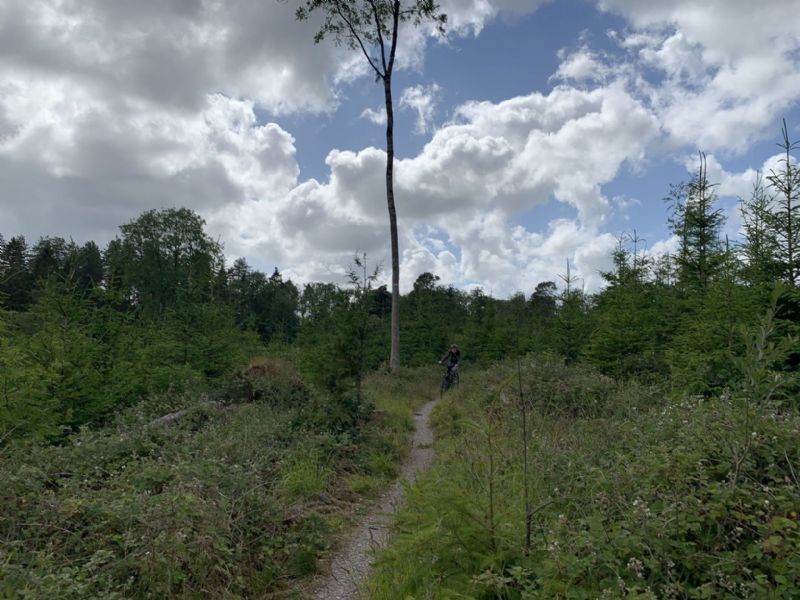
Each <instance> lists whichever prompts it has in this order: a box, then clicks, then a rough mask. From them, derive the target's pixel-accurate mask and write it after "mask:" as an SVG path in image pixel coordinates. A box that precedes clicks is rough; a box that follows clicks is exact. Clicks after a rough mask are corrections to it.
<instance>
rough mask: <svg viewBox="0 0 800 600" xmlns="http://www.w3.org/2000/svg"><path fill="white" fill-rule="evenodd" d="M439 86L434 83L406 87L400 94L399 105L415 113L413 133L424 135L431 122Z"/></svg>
mask: <svg viewBox="0 0 800 600" xmlns="http://www.w3.org/2000/svg"><path fill="white" fill-rule="evenodd" d="M440 93H441V88H440V87H439V86H438V85H437V84H435V83H431V84H430V85H415V86H412V87H407V88H406V89H404V90H403V93H402V94H401V95H400V107H401V108H407V109H410V110H413V111H415V112H416V113H417V121H416V123H415V125H414V133H416V134H417V135H424V134H426V133H428V130H429V129H430V127H431V125H432V124H433V114H434V110H435V108H436V104H437V102H438V100H439V95H440Z"/></svg>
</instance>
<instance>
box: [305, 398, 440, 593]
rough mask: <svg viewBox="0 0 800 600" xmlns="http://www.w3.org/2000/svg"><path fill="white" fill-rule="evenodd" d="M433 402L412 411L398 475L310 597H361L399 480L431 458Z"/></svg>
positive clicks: (397, 499)
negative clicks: (408, 449)
mask: <svg viewBox="0 0 800 600" xmlns="http://www.w3.org/2000/svg"><path fill="white" fill-rule="evenodd" d="M434 404H436V401H435V400H431V401H430V402H428V403H427V404H426V405H425V406H423V407H422V408H421V409H420V411H419V412H418V413H415V415H414V421H415V423H414V424H415V429H414V437H413V446H412V449H411V454H410V456H409V457H408V459H407V460H406V462H405V464H404V465H403V469H402V472H401V475H400V478H399V479H398V480H397V481H395V482H394V483H393V484H392V487H391V488H389V490H388V491H387V492H386V493H384V495H383V496H382V497H381V498H380V500H379V501H378V504H377V506H376V508H375V510H374V511H373V512H371V513H370V514H368V515H367V516H365V517H364V518H363V519H362V521H361V522H360V523H359V524H358V525H357V526H356V528H355V529H354V531H353V533H352V537H351V538H350V539H349V540H348V541H347V542H345V544H344V545H343V546H342V548H341V550H340V551H339V553H338V554H337V555H336V556H335V557H334V558H333V561H332V562H331V569H330V574H328V575H327V576H325V577H323V578H321V579H320V581H319V582H318V583H317V584H316V585H315V586H313V591H312V593H311V595H310V597H311V598H314V599H315V600H356V599H358V598H361V597H362V596H361V594H362V593H363V591H364V589H363V587H364V584H365V582H366V579H367V575H368V574H369V570H370V567H371V565H372V561H373V558H374V555H375V551H377V550H380V549H381V548H385V547H386V544H387V542H388V540H389V526H390V524H391V518H392V514H393V513H394V512H396V511H397V509H398V508H399V506H400V503H401V501H402V499H403V486H402V481H403V480H406V481H409V482H413V481H414V480H415V479H416V477H417V474H418V473H420V472H421V471H424V470H425V469H427V468H428V467H430V466H431V463H432V462H433V455H434V451H433V447H432V444H433V432H432V431H431V428H430V414H431V410H432V409H433V406H434Z"/></svg>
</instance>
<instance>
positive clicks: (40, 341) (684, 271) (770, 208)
mask: <svg viewBox="0 0 800 600" xmlns="http://www.w3.org/2000/svg"><path fill="white" fill-rule="evenodd" d="M782 138H783V140H782V143H781V147H782V149H783V151H784V154H783V158H782V160H781V161H780V163H779V166H778V168H777V169H776V170H775V171H773V172H770V173H769V174H766V175H765V176H764V177H759V178H758V179H757V181H756V183H755V185H754V187H753V190H752V193H751V194H750V196H749V197H748V198H743V199H741V200H740V206H739V210H740V212H741V215H742V221H743V235H742V239H741V240H737V241H731V240H728V239H725V238H723V237H722V235H721V232H722V230H723V226H724V224H725V217H724V215H723V213H722V212H721V210H720V209H719V208H718V207H717V195H716V191H715V185H714V182H710V181H709V180H708V174H707V170H706V165H705V157H704V156H703V155H702V154H700V156H699V161H698V167H697V171H696V172H695V174H694V175H693V176H692V177H691V178H690V180H689V181H688V182H685V183H680V184H676V185H674V186H672V188H671V190H670V191H669V194H668V197H667V200H668V202H669V207H670V218H669V226H670V229H671V231H672V232H673V233H674V234H675V236H676V237H677V240H678V244H677V251H676V252H675V253H674V255H661V256H653V255H651V254H649V253H648V252H646V251H645V249H644V244H643V242H642V240H641V239H639V238H638V236H637V235H636V233H635V232H633V233H632V234H628V235H623V236H621V237H620V239H619V243H618V246H617V248H616V249H615V251H614V253H613V257H612V258H613V269H612V270H611V271H609V272H607V273H603V274H602V275H603V278H604V279H605V281H606V283H607V285H606V287H605V288H604V289H603V290H602V291H600V292H599V293H596V294H588V293H586V292H585V291H584V290H583V289H581V287H579V286H577V281H576V280H575V278H574V276H573V275H571V273H570V268H569V263H567V269H566V272H565V273H563V274H561V275H560V285H557V284H556V281H559V278H558V277H557V278H554V280H553V281H543V282H539V283H537V284H536V285H535V286H532V287H533V289H532V290H531V292H530V293H529V294H525V293H523V292H518V293H516V294H514V295H512V296H511V297H510V298H507V299H498V298H493V297H491V296H488V295H486V294H485V293H484V292H483V291H482V290H480V289H475V290H472V291H470V292H465V291H463V290H459V289H456V288H455V287H453V286H451V285H442V284H440V283H439V281H440V280H439V277H438V276H436V275H435V274H433V273H422V274H420V275H419V276H418V277H417V279H416V281H415V282H414V285H413V288H412V289H411V290H409V292H408V293H407V294H405V295H403V296H402V297H401V303H400V309H401V312H402V314H403V325H402V335H403V339H404V346H403V349H404V354H403V363H404V364H405V365H406V366H416V365H423V364H432V363H433V362H435V360H436V359H437V358H438V357H439V356H440V355H441V353H442V352H443V351H444V349H446V347H447V346H448V345H449V344H451V343H458V344H459V345H460V346H461V347H462V350H463V356H464V360H465V362H466V365H469V364H480V365H486V364H490V363H491V362H493V361H495V360H499V359H502V358H505V357H508V356H515V355H522V354H529V353H534V354H546V355H551V356H555V357H560V358H562V359H563V360H564V361H566V362H568V363H573V362H583V363H588V364H590V365H593V366H594V367H596V368H598V369H599V370H601V371H603V372H605V373H606V374H608V375H611V376H613V377H616V378H628V377H637V378H645V379H650V380H659V381H661V380H668V381H670V382H671V383H672V385H673V386H674V387H675V388H677V389H680V390H681V391H686V392H691V393H697V394H709V393H713V392H718V391H719V390H720V389H722V388H723V387H725V386H726V385H728V384H729V382H730V381H731V379H732V378H734V377H735V373H736V369H735V361H736V357H737V355H738V354H740V353H741V352H742V350H743V344H744V342H743V337H742V334H741V331H742V327H743V326H747V325H748V324H751V323H752V322H754V321H755V320H756V319H757V318H758V317H759V316H760V315H761V314H762V313H763V311H764V310H765V309H766V308H767V307H768V305H769V304H770V302H771V298H772V297H773V295H774V294H773V290H774V288H775V287H776V285H778V286H780V287H781V290H782V291H779V293H778V294H777V295H776V296H775V300H774V301H775V303H776V319H777V320H776V323H777V333H778V335H779V336H781V338H782V339H789V338H790V336H793V335H795V336H796V335H797V334H798V331H799V330H798V324H800V293H798V284H799V283H800V253H798V248H800V222H799V219H800V212H798V204H800V201H799V199H798V196H799V195H800V169H798V167H797V165H796V163H795V161H794V160H793V159H792V157H791V152H792V151H793V150H794V149H795V148H796V144H795V143H793V142H792V141H791V140H790V139H789V136H788V130H787V128H786V126H785V124H784V127H783V130H782ZM367 263H368V257H366V256H360V257H359V256H356V257H355V259H354V262H353V263H352V265H351V269H350V272H349V277H348V280H347V282H346V283H345V282H343V285H337V284H333V283H309V284H306V285H303V286H298V285H296V284H294V283H293V282H292V281H291V280H285V279H284V278H283V276H282V275H281V273H280V272H279V271H278V270H277V269H275V270H274V271H273V273H272V274H271V275H269V276H268V275H266V274H265V273H262V272H260V271H258V270H257V269H254V268H252V267H251V266H250V265H248V263H247V262H246V260H245V259H238V260H236V261H235V262H233V264H231V265H226V263H225V260H224V256H223V252H222V247H221V246H220V244H219V243H218V242H216V241H214V240H213V238H211V237H210V236H209V235H208V233H207V232H206V231H205V223H204V222H203V220H202V218H201V217H199V216H198V215H197V214H195V213H194V212H192V211H191V210H188V209H185V208H180V209H168V210H151V211H147V212H145V213H144V214H142V215H141V216H140V217H139V218H137V219H135V220H134V221H132V222H130V223H127V224H125V225H122V226H121V227H120V234H119V235H118V236H117V237H116V238H115V239H114V240H112V241H111V242H110V243H108V244H107V245H106V247H105V248H102V249H101V248H100V247H99V246H98V245H97V244H96V243H94V242H91V241H90V242H87V243H85V244H83V245H77V244H75V243H74V242H72V241H67V240H65V239H63V238H59V237H45V238H41V239H40V240H39V241H38V242H36V243H35V244H33V245H31V246H29V245H28V244H27V242H26V240H25V239H24V238H23V237H22V236H15V237H11V238H8V239H4V238H3V237H2V236H0V410H1V411H2V412H0V415H1V416H0V426H1V427H2V429H0V432H1V433H0V435H2V436H16V435H29V434H30V435H38V436H52V435H58V434H59V432H61V431H63V430H64V429H65V428H66V429H72V428H75V427H79V426H81V425H84V424H91V423H98V422H102V421H103V420H104V419H105V418H107V417H108V415H110V414H111V413H112V412H113V411H114V410H115V409H116V408H119V407H121V406H124V405H128V404H131V403H134V402H136V400H137V399H138V398H141V397H142V396H144V395H147V394H153V393H159V392H163V391H166V390H170V389H172V390H175V389H178V388H186V387H187V386H191V385H209V384H210V385H213V384H214V382H216V381H219V380H220V379H221V378H222V377H224V376H225V375H226V374H228V373H230V372H231V371H232V370H233V369H234V368H235V367H237V366H239V365H241V364H243V363H245V362H246V361H247V360H248V359H249V358H250V357H251V356H253V355H255V354H258V353H264V352H270V353H274V354H280V355H283V356H285V357H287V358H290V359H291V360H292V361H293V362H295V363H296V364H297V365H298V366H299V367H300V368H302V369H303V371H304V374H305V375H306V376H307V377H308V378H309V379H310V380H311V381H314V382H316V383H318V384H319V385H320V386H321V387H323V388H324V389H327V390H329V391H330V393H333V394H339V395H342V394H351V393H356V395H360V381H361V378H362V377H363V375H364V373H366V372H367V371H369V370H374V369H378V368H382V367H386V366H387V358H388V357H387V352H386V348H387V347H388V346H389V340H390V336H391V306H392V299H391V293H390V291H389V290H387V288H386V286H383V285H377V281H378V270H377V269H375V266H374V265H368V264H367ZM265 347H266V348H265ZM798 362H800V352H796V353H793V354H790V357H789V360H788V362H787V364H786V365H785V368H787V369H796V368H797V365H798Z"/></svg>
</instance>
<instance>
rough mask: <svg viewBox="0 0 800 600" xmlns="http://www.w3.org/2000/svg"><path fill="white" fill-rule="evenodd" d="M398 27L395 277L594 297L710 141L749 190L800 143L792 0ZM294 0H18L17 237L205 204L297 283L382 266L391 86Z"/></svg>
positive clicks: (9, 50) (9, 67)
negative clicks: (545, 285)
mask: <svg viewBox="0 0 800 600" xmlns="http://www.w3.org/2000/svg"><path fill="white" fill-rule="evenodd" d="M440 4H441V10H442V11H443V12H444V13H446V14H447V15H448V26H447V36H446V37H445V38H441V37H440V36H437V35H436V32H435V31H434V29H433V28H431V27H430V26H426V25H423V26H420V27H417V28H415V27H413V26H411V25H410V24H409V25H407V26H405V27H403V28H402V29H401V31H400V48H399V51H398V64H397V67H396V68H397V70H396V73H395V78H394V82H393V91H394V98H395V138H396V139H395V147H396V154H397V157H396V166H395V193H396V200H397V210H398V214H399V227H400V254H401V288H402V289H403V290H404V291H407V290H408V289H410V287H411V285H412V283H413V282H414V280H415V279H416V278H417V276H418V275H419V274H420V273H422V272H425V271H429V272H432V273H434V274H436V275H438V276H439V277H440V278H441V279H440V282H441V283H443V284H452V285H455V286H457V287H459V288H462V289H472V288H475V287H481V288H483V289H484V291H485V292H487V293H491V294H493V295H495V296H499V297H504V296H507V295H510V294H512V293H514V292H516V291H522V292H524V293H526V294H530V293H531V292H532V291H533V289H534V288H535V286H536V284H537V283H538V282H540V281H547V280H552V281H558V276H559V274H564V273H565V271H566V264H567V261H569V264H570V269H571V271H572V274H573V275H576V276H577V277H578V278H579V280H580V282H581V284H582V285H583V286H584V287H585V288H586V289H587V290H588V291H595V290H597V289H599V288H600V287H601V286H602V277H601V275H600V273H601V271H603V270H605V269H608V268H609V266H610V254H611V251H612V250H613V248H614V246H615V245H616V243H617V240H618V239H619V237H620V236H623V235H630V234H632V233H633V231H634V230H635V231H636V233H637V235H638V236H639V237H640V238H642V239H644V240H645V243H646V246H647V248H648V249H649V250H650V251H651V252H653V253H655V254H657V253H662V252H666V251H670V250H671V249H674V247H675V240H674V239H673V238H672V236H671V235H670V232H669V230H668V228H667V225H666V221H667V216H668V208H667V206H666V204H665V202H664V201H663V198H664V197H665V196H666V195H667V194H668V192H669V186H670V184H671V183H677V182H680V181H683V180H686V179H687V178H688V177H689V176H690V172H691V171H694V170H695V169H696V166H697V156H698V154H697V153H698V152H699V151H703V152H705V153H706V155H707V157H708V165H709V169H708V170H709V177H710V179H711V180H712V182H714V183H716V184H718V186H717V188H716V189H717V191H718V193H719V196H720V199H719V206H720V207H721V208H722V209H723V210H725V211H726V213H727V214H728V221H727V224H726V231H725V233H726V234H727V235H729V236H731V237H732V238H735V237H736V236H737V235H738V234H739V229H740V226H741V222H740V218H739V216H738V212H737V210H736V198H737V197H738V196H743V197H746V196H747V195H748V194H749V191H750V189H751V188H752V185H753V181H754V180H755V178H756V174H757V172H758V171H766V172H769V169H770V168H775V166H776V165H777V160H778V158H779V157H778V156H777V155H778V153H779V148H778V147H777V146H776V143H777V142H778V141H779V140H780V128H781V119H782V118H785V119H786V121H787V124H788V127H789V131H790V136H791V137H792V139H794V140H797V139H800V10H799V9H800V6H798V4H797V0H761V1H760V2H753V1H752V0H703V1H702V2H701V1H698V0H549V1H548V0H440ZM297 6H298V0H138V1H137V2H130V1H129V0H0V234H3V235H4V236H5V237H6V238H8V237H10V236H12V235H19V234H23V235H25V236H26V238H27V239H28V241H29V242H35V241H36V240H37V239H38V238H39V237H41V236H62V237H65V238H72V239H74V240H75V241H76V242H79V243H80V242H84V241H87V240H95V241H97V242H98V243H101V244H104V243H107V242H108V241H109V240H111V239H113V238H114V237H115V236H116V235H118V233H119V230H118V227H119V225H122V224H124V223H127V222H129V221H131V220H133V219H135V218H136V217H137V216H138V215H139V214H141V213H142V212H143V211H145V210H149V209H153V208H156V209H160V208H168V207H174V206H186V207H189V208H192V209H193V210H195V211H196V212H198V213H199V214H200V215H202V216H203V218H204V219H205V220H206V222H207V229H208V231H209V233H210V234H211V235H213V236H214V237H215V238H216V239H219V240H220V241H221V242H222V243H223V245H224V248H225V253H226V257H227V258H228V260H229V261H230V262H232V261H233V259H235V258H237V257H245V258H246V260H247V261H248V263H249V264H251V265H252V266H254V267H256V268H258V269H261V270H263V271H266V272H271V271H272V269H273V268H275V267H277V268H278V269H279V270H280V271H281V272H282V273H283V274H284V276H286V277H290V278H291V279H292V280H293V281H295V282H296V283H305V282H309V281H335V282H338V283H343V282H344V277H343V273H344V271H345V269H346V268H347V266H348V264H349V263H350V261H351V259H352V257H353V255H354V253H366V254H367V256H368V260H369V261H371V263H372V264H378V263H380V264H382V265H384V266H385V269H384V271H385V276H386V278H388V275H389V273H388V271H389V266H390V265H391V259H390V255H389V247H388V237H389V236H388V214H387V209H386V197H385V189H384V169H385V152H384V150H383V148H384V147H385V137H384V136H385V130H384V122H385V116H384V115H385V113H384V111H383V92H382V88H381V86H380V85H379V84H377V83H376V82H375V80H374V77H373V76H371V75H370V73H369V71H368V65H367V63H366V61H365V59H364V57H363V56H361V55H359V54H358V53H357V52H352V51H350V50H348V49H347V48H346V47H337V46H335V45H334V44H332V43H329V42H327V41H325V42H323V43H321V44H314V41H313V37H314V33H315V32H316V30H317V29H318V27H319V24H320V21H319V19H318V17H314V18H312V19H311V20H310V21H307V22H298V21H296V19H295V17H294V13H295V10H296V8H297Z"/></svg>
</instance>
